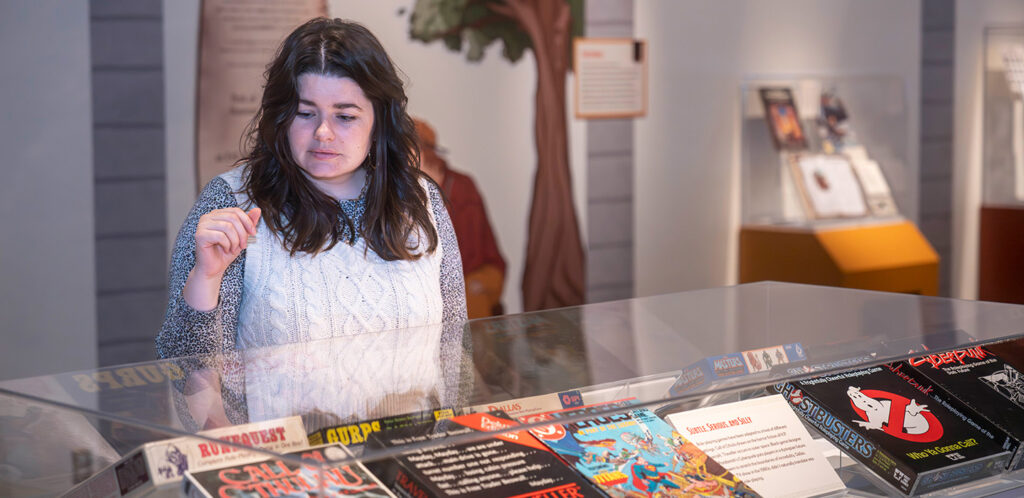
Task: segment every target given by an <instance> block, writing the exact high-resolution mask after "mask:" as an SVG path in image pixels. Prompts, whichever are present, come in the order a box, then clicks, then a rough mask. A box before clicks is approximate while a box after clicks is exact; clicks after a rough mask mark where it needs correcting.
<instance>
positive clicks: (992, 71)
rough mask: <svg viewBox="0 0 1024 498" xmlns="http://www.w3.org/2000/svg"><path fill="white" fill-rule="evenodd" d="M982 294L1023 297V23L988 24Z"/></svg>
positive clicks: (1015, 300) (980, 253)
mask: <svg viewBox="0 0 1024 498" xmlns="http://www.w3.org/2000/svg"><path fill="white" fill-rule="evenodd" d="M983 71H984V76H983V80H984V85H983V88H984V106H985V107H984V125H983V132H982V136H983V137H984V138H983V146H982V147H983V150H982V154H983V160H982V178H983V179H982V185H983V191H982V205H981V216H980V223H979V231H980V243H979V248H978V297H979V298H981V299H986V300H990V301H1002V302H1012V303H1024V283H1022V282H1021V279H1020V278H1018V276H1019V275H1020V271H1021V270H1022V269H1024V267H1022V266H1021V263H1020V257H1019V255H1020V252H1021V251H1022V250H1024V235H1022V234H1024V27H994V28H989V29H986V30H985V56H984V64H983Z"/></svg>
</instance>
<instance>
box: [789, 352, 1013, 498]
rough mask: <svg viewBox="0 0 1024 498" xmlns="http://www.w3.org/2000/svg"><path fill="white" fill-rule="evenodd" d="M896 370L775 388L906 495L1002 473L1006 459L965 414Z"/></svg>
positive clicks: (853, 373)
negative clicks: (940, 400) (939, 399)
mask: <svg viewBox="0 0 1024 498" xmlns="http://www.w3.org/2000/svg"><path fill="white" fill-rule="evenodd" d="M899 365H901V364H899V363H894V364H890V365H884V366H873V367H868V368H863V369H858V370H850V371H847V372H841V373H836V374H832V375H827V376H822V377H816V378H812V379H807V380H803V381H798V382H794V383H782V384H776V385H775V386H774V389H775V390H776V391H777V392H778V393H780V394H782V395H783V396H784V397H785V398H786V399H787V400H789V402H790V404H791V407H792V408H793V409H794V410H795V411H796V412H797V414H798V415H800V416H802V417H803V418H804V419H805V420H806V421H807V422H808V423H809V424H810V425H812V426H813V427H815V428H816V429H817V430H818V431H819V432H821V433H822V434H823V435H824V436H825V437H827V438H828V439H829V440H830V441H832V443H834V444H835V445H836V446H838V447H839V448H840V449H842V450H843V451H845V452H846V453H848V454H849V455H850V456H852V457H853V458H855V459H857V460H858V461H860V462H861V463H863V464H864V465H865V466H866V467H867V468H868V469H870V470H871V471H872V472H873V473H875V474H876V475H877V476H879V477H880V478H881V479H883V480H884V481H886V482H888V483H889V484H891V485H892V486H894V487H895V488H896V489H897V490H899V491H900V492H902V493H904V494H917V493H926V492H930V491H935V490H938V489H942V488H946V487H949V486H953V485H956V484H959V483H963V482H967V481H971V480H974V479H978V478H981V477H985V476H989V475H994V474H997V473H999V472H1001V471H1002V470H1003V468H1004V466H1005V464H1006V461H1007V459H1008V458H1009V453H1008V452H1007V451H1005V450H1003V449H1002V448H1001V447H1000V446H999V445H998V444H996V443H995V442H994V441H993V440H992V438H990V437H989V435H987V434H985V433H984V432H983V431H982V430H981V429H980V428H979V426H978V424H977V421H975V420H974V419H973V418H971V416H970V414H969V413H966V412H963V411H959V410H956V409H955V408H951V407H950V406H948V405H944V404H943V403H941V402H939V401H937V400H936V399H934V398H932V397H931V396H929V392H930V391H931V390H932V388H931V386H925V385H922V384H921V383H920V382H918V381H917V380H915V379H914V378H911V377H909V376H905V375H900V370H901V368H902V367H900V366H899Z"/></svg>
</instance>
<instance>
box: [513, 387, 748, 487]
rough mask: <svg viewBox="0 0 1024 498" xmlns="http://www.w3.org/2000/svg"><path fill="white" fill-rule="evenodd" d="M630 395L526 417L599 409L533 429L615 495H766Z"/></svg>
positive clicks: (527, 419) (546, 417) (561, 415)
mask: <svg viewBox="0 0 1024 498" xmlns="http://www.w3.org/2000/svg"><path fill="white" fill-rule="evenodd" d="M629 404H631V401H629V400H623V401H613V402H611V403H604V404H600V405H589V406H583V407H579V408H570V409H566V410H560V411H554V412H548V413H542V414H537V415H531V416H528V417H525V418H524V420H523V421H524V422H538V421H544V420H552V421H556V420H558V419H561V418H568V417H575V416H580V415H586V414H593V415H594V416H593V417H590V418H586V419H584V420H580V421H575V422H566V423H559V424H552V425H549V426H542V427H539V428H537V429H534V430H532V431H531V432H532V433H533V434H534V435H535V436H537V438H538V439H540V440H541V441H543V442H544V444H546V445H548V447H549V448H551V449H552V450H553V451H554V452H555V453H557V454H558V455H559V456H560V457H561V458H562V459H563V460H564V461H565V462H566V463H567V464H569V465H570V466H572V467H573V468H575V469H576V470H577V471H579V472H580V473H582V474H583V475H585V476H586V477H587V478H588V479H590V480H591V481H593V482H595V483H597V484H598V485H600V486H601V488H602V490H604V491H605V492H606V493H608V494H609V495H610V496H613V497H628V498H658V497H663V498H667V497H677V496H737V497H744V498H746V497H756V496H760V495H758V494H757V493H756V492H755V491H753V490H752V489H751V488H750V487H748V486H747V485H746V484H745V483H743V482H741V481H740V480H739V478H737V477H735V476H734V475H733V474H732V473H731V472H729V470H728V469H725V468H724V467H722V466H721V465H719V464H718V463H717V462H715V461H714V460H712V459H711V458H710V457H709V456H708V455H707V454H706V453H704V452H703V451H701V450H700V449H698V448H697V447H696V446H695V445H693V443H690V442H689V441H688V440H687V439H686V438H684V437H683V436H682V435H680V434H679V433H678V432H676V431H675V430H674V429H673V428H672V426H671V425H669V424H668V423H667V422H665V421H663V420H662V419H660V418H658V416H657V415H655V414H654V413H653V412H652V411H650V410H648V409H646V408H634V409H631V410H628V411H624V412H621V413H608V411H609V410H610V408H617V407H623V406H628V405H629Z"/></svg>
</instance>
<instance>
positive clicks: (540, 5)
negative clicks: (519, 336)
mask: <svg viewBox="0 0 1024 498" xmlns="http://www.w3.org/2000/svg"><path fill="white" fill-rule="evenodd" d="M492 9H493V10H495V11H496V12H499V13H503V14H505V15H507V16H508V17H510V18H512V19H514V20H515V21H516V22H517V23H518V24H519V25H520V26H521V27H522V28H523V30H524V31H526V34H527V36H529V38H530V42H531V46H532V48H533V53H534V57H535V58H536V64H537V93H536V97H535V113H534V138H535V140H536V144H537V172H536V176H535V177H534V184H533V200H532V203H531V206H530V220H529V237H528V239H527V246H526V247H527V249H526V265H525V268H524V271H523V286H522V290H523V308H524V310H526V311H534V310H542V309H548V308H557V307H561V306H572V305H577V304H583V299H584V278H585V277H584V268H583V264H584V261H583V260H584V256H583V245H582V243H581V241H580V234H579V225H578V222H577V219H576V209H575V206H574V205H573V196H572V178H571V175H570V172H569V134H568V130H567V128H566V127H567V124H566V118H567V116H566V112H565V106H566V101H565V82H566V79H565V74H566V71H567V70H568V69H569V67H568V54H569V23H570V10H569V5H568V4H567V3H565V2H558V1H550V0H507V2H506V5H505V6H500V7H499V6H495V7H492Z"/></svg>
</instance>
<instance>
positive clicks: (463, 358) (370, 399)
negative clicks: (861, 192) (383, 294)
mask: <svg viewBox="0 0 1024 498" xmlns="http://www.w3.org/2000/svg"><path fill="white" fill-rule="evenodd" d="M453 325H454V326H449V327H442V326H438V327H434V328H426V329H409V330H397V331H388V332H381V333H377V334H364V335H360V336H355V337H343V338H336V339H332V340H327V341H319V342H310V343H301V344H289V345H282V346H277V347H271V348H262V349H251V350H245V351H237V352H233V353H230V354H221V355H213V356H207V357H190V358H178V359H173V360H164V361H156V362H148V363H138V364H132V365H122V366H117V367H109V368H102V369H97V370H91V371H79V372H69V373H62V374H56V375H50V376H45V377H35V378H28V379H18V380H12V381H6V382H2V383H0V399H3V400H4V401H3V402H0V406H4V407H5V411H10V412H12V413H13V415H11V414H8V415H11V416H10V417H9V420H8V419H5V420H4V421H2V423H0V426H3V425H5V424H6V426H7V427H8V428H11V427H13V425H12V424H30V423H31V422H32V420H28V418H32V417H33V415H32V413H35V414H36V415H35V417H36V418H38V417H39V415H40V414H42V413H48V412H50V411H52V410H58V411H61V412H66V413H73V414H76V416H79V417H84V418H85V419H88V420H89V421H90V423H89V424H88V425H91V426H93V427H99V429H98V430H99V431H100V432H102V433H103V439H104V440H105V443H107V444H110V445H111V446H113V449H114V450H115V451H116V452H117V453H120V454H123V453H124V452H125V451H128V450H130V449H132V448H134V447H136V446H138V445H139V444H142V443H145V442H149V441H153V440H158V439H164V438H167V437H173V436H178V435H186V434H193V433H195V432H197V431H199V430H202V429H209V428H211V427H218V426H225V425H231V424H240V423H248V422H257V421H261V420H269V419H276V418H280V417H286V416H291V415H301V416H302V418H303V422H304V424H305V428H306V430H307V432H310V433H311V432H314V431H316V430H318V429H321V428H324V427H331V426H336V425H338V424H349V423H353V422H358V421H363V420H372V419H380V418H383V417H389V416H395V415H400V414H408V413H423V412H430V411H437V410H447V409H451V410H455V411H463V412H464V411H467V409H469V411H486V410H488V409H492V408H497V409H510V408H513V407H514V405H516V404H518V403H520V402H521V401H522V400H524V399H527V398H535V397H538V396H553V397H554V399H555V400H556V401H558V402H560V403H563V404H564V402H565V401H567V400H568V401H569V402H571V401H572V399H571V398H572V397H573V396H582V397H583V398H586V399H587V402H588V403H592V402H597V401H604V400H613V399H622V398H634V400H635V403H636V404H638V405H642V406H649V407H652V408H654V407H657V406H658V405H661V404H664V403H669V402H684V403H685V402H687V401H688V400H698V399H706V398H707V397H708V396H713V395H716V394H719V393H723V392H733V391H738V390H742V389H751V388H757V387H759V386H765V385H768V384H771V383H775V382H778V381H781V380H783V379H794V378H798V377H806V376H809V375H815V374H823V373H827V372H830V371H838V370H844V369H849V368H851V367H854V366H859V365H867V364H877V363H883V362H885V361H892V360H896V359H902V358H906V357H909V356H914V355H928V354H931V353H932V352H939V351H943V350H949V349H954V348H958V347H964V346H965V345H967V346H969V345H972V344H975V343H977V344H981V343H984V342H992V341H996V340H999V339H1003V338H1009V337H1015V336H1018V335H1020V334H1021V333H1022V331H1024V306H1019V305H1009V304H998V303H986V302H976V301H961V300H953V299H945V298H933V297H921V296H914V295H906V294H891V293H882V292H872V291H860V290H849V289H839V288H831V287H818V286H810V285H801V284H788V283H774V282H762V283H756V284H745V285H739V286H734V287H725V288H717V289H709V290H700V291H691V292H681V293H676V294H668V295H661V296H653V297H644V298H637V299H631V300H625V301H617V302H608V303H598V304H590V305H585V306H580V307H574V308H563V309H556V310H550V311H543V312H535V313H524V314H519V315H509V316H502V317H495V318H488V319H480V320H473V321H469V322H466V323H464V324H453ZM716 362H717V363H716ZM708 365H710V366H711V367H710V368H717V366H723V367H724V368H726V370H729V367H730V365H731V367H732V370H731V371H732V372H734V373H739V375H731V376H729V375H726V376H717V377H715V378H711V377H712V376H709V375H705V376H704V377H703V378H701V379H697V378H695V377H694V376H695V375H697V374H698V373H700V372H698V370H701V369H702V368H703V370H701V371H702V372H707V371H708V370H707V368H704V367H706V366H708ZM560 395H561V396H564V397H565V399H563V400H561V401H559V400H558V397H559V396H560ZM12 406H21V407H22V408H21V409H20V411H18V410H15V409H13V408H12ZM26 406H29V407H30V408H25V407H26ZM32 410H35V411H34V412H33V411H32ZM14 412H17V413H14ZM15 415H17V416H15ZM18 417H21V418H18ZM58 418H59V417H58ZM65 418H67V417H65ZM54 420H57V419H54ZM36 427H37V429H38V430H39V431H50V432H52V431H53V430H55V429H50V428H49V427H50V424H46V423H40V424H36ZM496 430H497V429H496ZM8 432H10V431H8ZM15 432H17V431H15ZM22 433H24V431H22ZM79 437H81V436H79ZM466 437H479V435H477V436H473V435H468V436H466ZM364 456H365V455H364Z"/></svg>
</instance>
